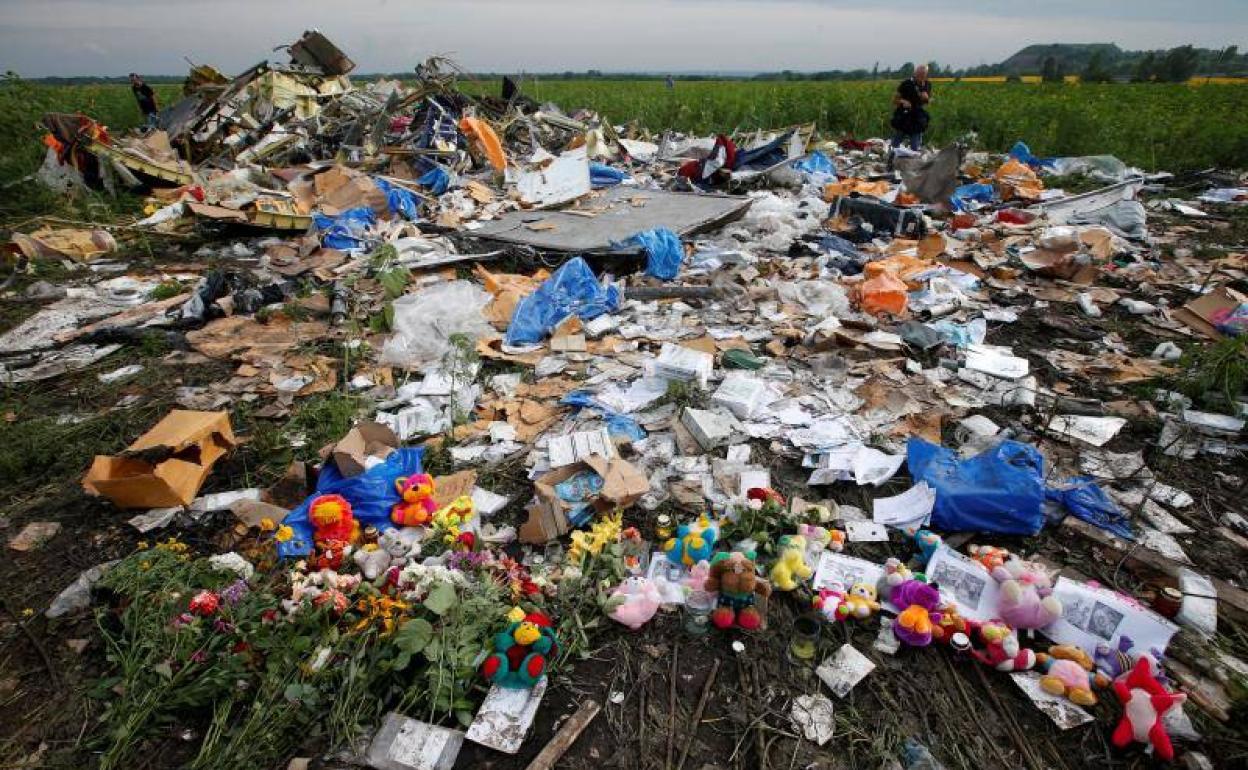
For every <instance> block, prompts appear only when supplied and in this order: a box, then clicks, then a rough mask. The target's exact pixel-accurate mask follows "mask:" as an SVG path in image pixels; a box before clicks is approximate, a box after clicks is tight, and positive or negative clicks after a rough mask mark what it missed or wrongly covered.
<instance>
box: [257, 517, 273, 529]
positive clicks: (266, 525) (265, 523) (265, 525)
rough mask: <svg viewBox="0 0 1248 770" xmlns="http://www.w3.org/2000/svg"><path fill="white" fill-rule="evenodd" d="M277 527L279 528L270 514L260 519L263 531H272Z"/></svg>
mask: <svg viewBox="0 0 1248 770" xmlns="http://www.w3.org/2000/svg"><path fill="white" fill-rule="evenodd" d="M275 529H277V524H276V523H275V522H274V521H273V520H272V519H270V518H269V517H268V516H265V517H264V518H263V519H261V520H260V531H261V532H272V531H273V530H275Z"/></svg>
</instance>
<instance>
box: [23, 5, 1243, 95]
mask: <svg viewBox="0 0 1248 770" xmlns="http://www.w3.org/2000/svg"><path fill="white" fill-rule="evenodd" d="M1124 7H1126V9H1127V10H1124ZM313 27H315V28H318V29H320V30H321V31H323V32H324V33H325V34H327V35H329V36H330V38H331V39H333V40H334V41H335V42H337V43H338V44H339V45H340V46H341V47H342V48H343V49H344V50H345V51H346V52H347V53H348V54H349V55H350V56H351V57H352V58H354V59H355V60H356V62H357V63H358V64H359V65H360V70H361V71H364V72H377V71H393V72H399V71H410V70H411V69H412V68H413V67H414V66H415V64H416V63H417V62H419V61H421V60H423V59H424V58H425V57H427V56H429V55H432V54H450V55H452V56H453V57H455V58H456V59H458V60H459V61H460V63H461V64H463V66H465V67H466V68H468V69H472V70H490V71H520V70H527V71H530V72H541V71H562V70H584V69H590V68H593V69H600V70H606V71H627V70H631V71H638V70H644V71H679V72H687V71H718V72H730V71H731V72H747V71H758V70H779V69H793V70H818V69H837V68H854V67H865V68H870V67H871V66H872V65H873V64H874V63H875V62H877V61H878V62H880V63H881V64H882V65H895V64H898V63H901V62H903V61H908V60H912V61H917V60H923V59H927V60H935V61H938V62H940V63H942V64H952V65H955V66H968V65H974V64H980V63H986V62H995V61H999V60H1001V59H1002V58H1004V57H1006V56H1008V55H1010V54H1011V53H1013V52H1014V51H1016V50H1018V49H1019V48H1022V47H1023V46H1025V45H1028V44H1031V43H1049V42H1105V41H1112V42H1116V43H1118V44H1119V45H1122V46H1123V47H1126V48H1159V47H1169V46H1173V45H1179V44H1182V43H1189V42H1190V43H1194V44H1196V45H1203V46H1210V47H1213V46H1223V45H1227V44H1230V43H1234V42H1237V41H1239V40H1242V39H1244V38H1245V37H1248V3H1243V2H1239V1H1238V0H1236V1H1235V2H1232V1H1231V0H1205V1H1204V2H1201V3H1191V2H1187V3H1176V2H1172V1H1171V0H1135V2H1132V3H1129V4H1128V3H1121V2H1112V3H1111V2H1109V0H1047V1H1046V2H1044V3H1032V4H1018V3H1000V2H989V1H988V0H962V1H961V2H952V0H928V1H927V2H918V1H917V0H892V2H889V3H888V4H886V5H876V4H870V5H868V4H864V3H862V2H846V1H845V0H727V1H726V2H725V1H724V0H632V1H631V2H624V1H623V0H610V1H605V0H536V2H523V3H518V2H514V0H459V2H455V3H446V2H430V1H429V0H410V1H406V2H392V1H388V0H352V2H349V3H347V2H343V0H332V1H331V0H304V2H301V3H300V4H298V5H297V6H295V7H294V8H293V9H292V6H291V5H290V4H288V3H284V2H272V1H268V2H266V1H265V0H249V1H245V0H217V2H213V3H210V4H209V3H202V2H188V1H187V0H159V1H158V0H107V1H106V0H0V70H5V69H12V70H15V71H17V72H19V73H22V74H24V75H28V76H38V75H49V74H55V75H72V74H101V75H114V74H124V73H126V72H129V71H131V70H140V71H143V72H147V73H153V74H156V73H161V74H176V73H180V72H183V71H185V69H186V62H185V60H184V58H183V57H188V58H190V59H191V60H193V61H195V62H197V63H200V62H202V63H211V64H215V65H217V66H218V67H221V68H222V69H224V70H226V71H230V72H237V71H241V70H243V69H245V68H246V67H249V66H251V65H252V64H254V63H256V62H257V61H259V60H260V59H263V58H282V55H281V54H280V53H278V54H273V53H272V49H273V48H274V46H277V45H279V44H281V43H283V42H290V41H292V40H294V39H295V38H297V37H298V36H299V34H300V33H301V32H302V31H303V30H304V29H307V28H313Z"/></svg>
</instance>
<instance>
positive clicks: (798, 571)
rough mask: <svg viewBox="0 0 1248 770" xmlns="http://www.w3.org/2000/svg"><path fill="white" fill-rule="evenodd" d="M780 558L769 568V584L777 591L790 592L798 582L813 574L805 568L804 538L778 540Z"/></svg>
mask: <svg viewBox="0 0 1248 770" xmlns="http://www.w3.org/2000/svg"><path fill="white" fill-rule="evenodd" d="M779 545H780V549H781V550H780V558H778V559H777V560H776V563H775V564H773V565H772V567H771V584H772V585H773V586H775V587H776V590H778V591H792V590H794V589H796V588H797V585H798V583H799V582H800V581H803V580H805V579H806V578H808V577H810V576H811V575H812V574H814V571H813V570H811V568H810V567H808V566H806V538H804V537H802V536H801V535H786V536H785V537H782V538H780V543H779Z"/></svg>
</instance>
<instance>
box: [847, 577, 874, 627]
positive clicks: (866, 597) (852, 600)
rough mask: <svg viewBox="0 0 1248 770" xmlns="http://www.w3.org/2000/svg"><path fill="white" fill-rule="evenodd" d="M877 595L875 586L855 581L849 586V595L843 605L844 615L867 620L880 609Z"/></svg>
mask: <svg viewBox="0 0 1248 770" xmlns="http://www.w3.org/2000/svg"><path fill="white" fill-rule="evenodd" d="M877 597H878V594H877V593H876V590H875V586H873V585H871V584H870V583H854V584H853V585H852V586H850V587H849V595H848V596H846V597H845V602H844V603H843V604H842V605H841V612H842V615H843V616H844V617H845V618H853V619H854V620H866V619H867V618H869V617H871V616H872V615H874V614H875V613H877V612H879V611H880V603H879V601H877Z"/></svg>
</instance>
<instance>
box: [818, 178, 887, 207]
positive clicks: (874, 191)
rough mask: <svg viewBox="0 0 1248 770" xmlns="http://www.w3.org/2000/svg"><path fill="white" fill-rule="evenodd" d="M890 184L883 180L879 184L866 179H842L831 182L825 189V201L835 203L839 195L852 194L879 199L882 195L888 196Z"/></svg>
mask: <svg viewBox="0 0 1248 770" xmlns="http://www.w3.org/2000/svg"><path fill="white" fill-rule="evenodd" d="M888 191H889V184H888V182H885V181H883V180H880V181H878V182H868V181H867V180H865V179H858V178H855V177H850V178H848V179H842V180H840V181H839V182H831V183H829V184H826V185H824V187H823V199H824V200H825V201H829V202H830V201H833V200H835V199H836V197H837V196H838V195H849V194H850V193H858V194H859V195H874V196H876V197H877V198H878V197H879V196H881V195H887V194H888Z"/></svg>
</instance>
